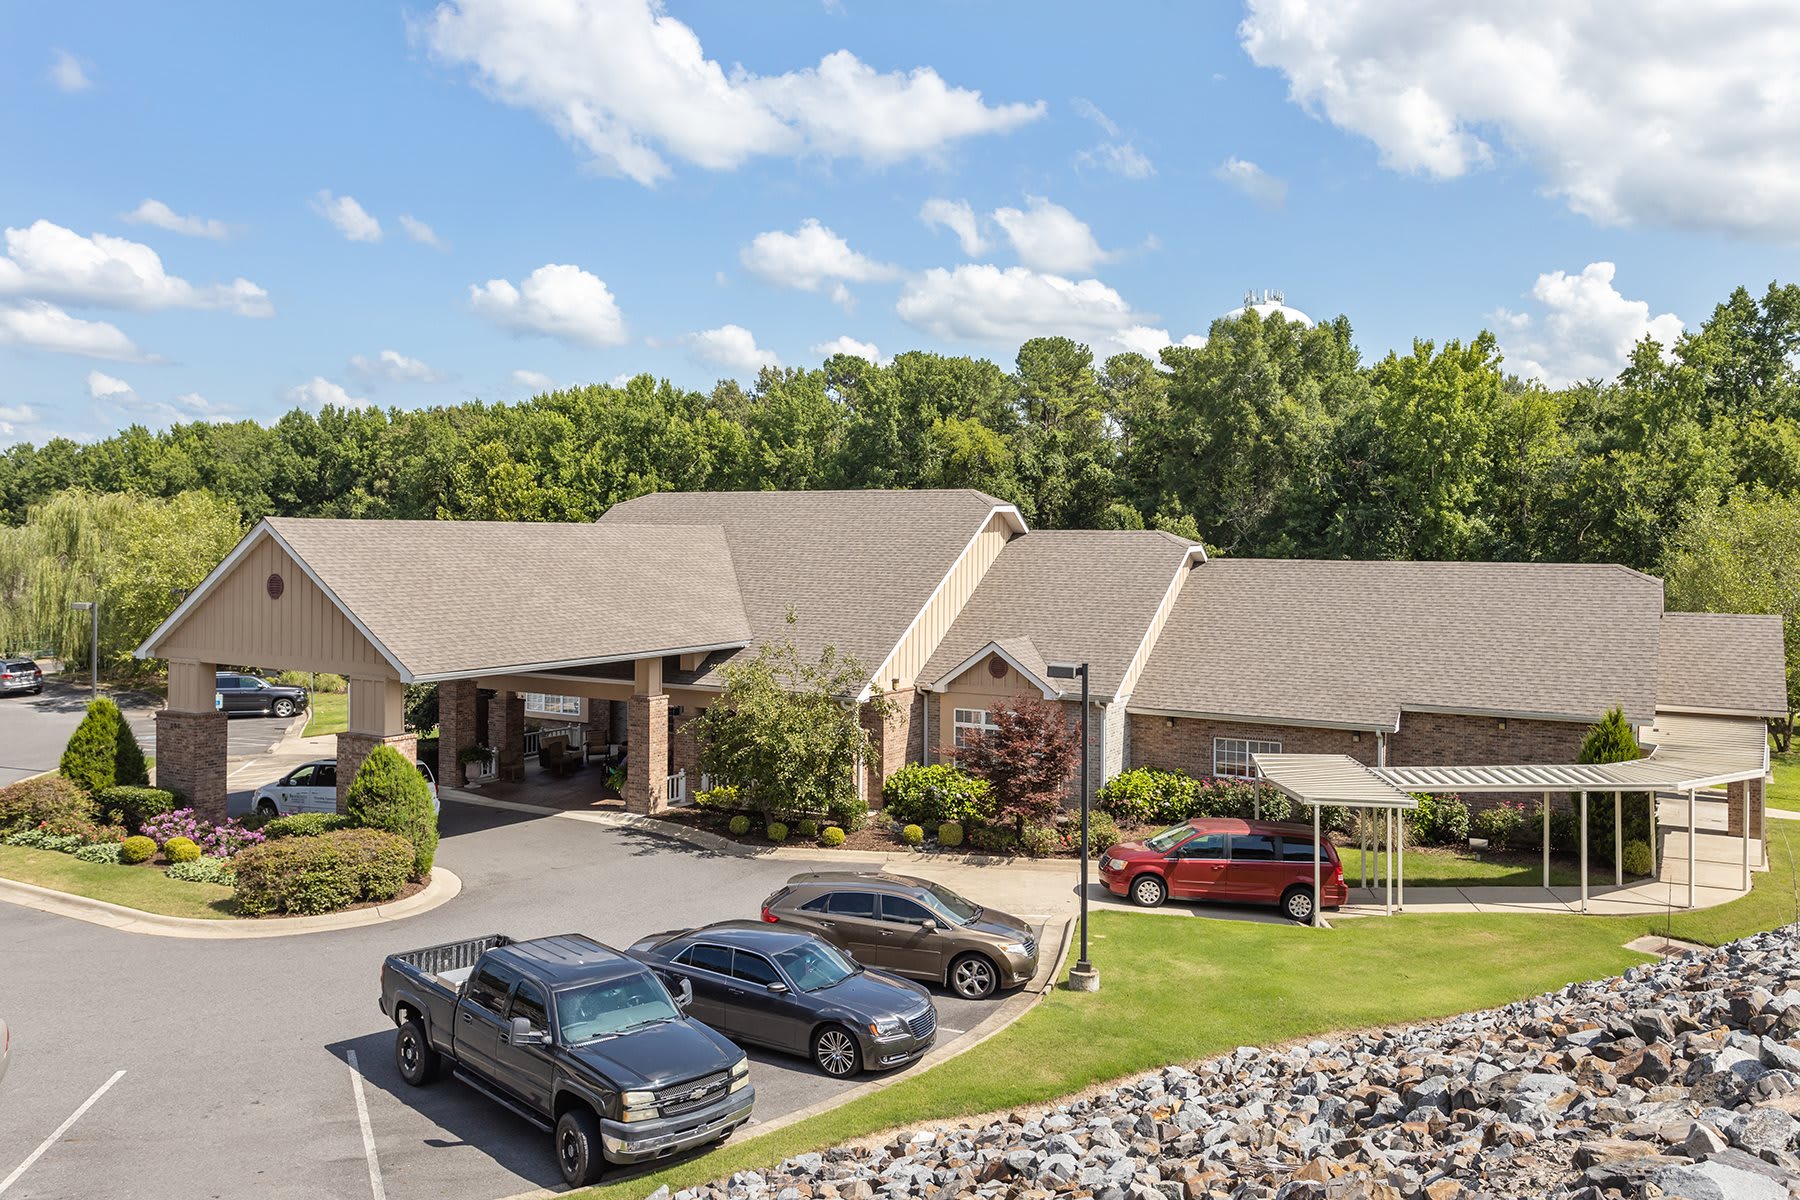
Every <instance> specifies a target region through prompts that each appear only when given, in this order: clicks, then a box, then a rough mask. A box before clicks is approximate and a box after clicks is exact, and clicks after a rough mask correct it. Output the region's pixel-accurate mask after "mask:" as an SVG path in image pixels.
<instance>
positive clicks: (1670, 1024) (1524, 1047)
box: [652, 927, 1800, 1200]
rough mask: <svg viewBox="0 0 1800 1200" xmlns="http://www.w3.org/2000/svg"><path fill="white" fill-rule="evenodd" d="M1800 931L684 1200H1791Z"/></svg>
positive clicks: (1795, 1176)
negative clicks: (965, 1199) (935, 1199)
mask: <svg viewBox="0 0 1800 1200" xmlns="http://www.w3.org/2000/svg"><path fill="white" fill-rule="evenodd" d="M1797 938H1800V927H1795V928H1790V929H1787V930H1781V931H1777V932H1774V933H1766V934H1759V935H1757V936H1755V937H1751V938H1748V939H1745V940H1744V941H1741V942H1737V943H1734V944H1732V945H1730V946H1726V947H1723V948H1721V949H1718V950H1712V951H1705V952H1696V953H1693V954H1687V955H1683V956H1681V957H1677V958H1671V959H1665V960H1662V961H1660V962H1657V963H1653V964H1647V965H1645V966H1641V967H1634V968H1632V969H1631V970H1630V971H1627V972H1626V973H1625V974H1624V975H1623V976H1621V977H1618V978H1612V979H1603V980H1599V981H1597V982H1593V983H1579V984H1572V985H1570V986H1569V987H1566V988H1564V989H1562V990H1561V991H1558V992H1554V993H1551V994H1549V995H1545V996H1538V997H1534V998H1532V999H1529V1000H1522V1001H1519V1002H1518V1003H1515V1004H1509V1005H1507V1006H1506V1007H1504V1008H1499V1009H1493V1010H1490V1011H1486V1012H1478V1013H1471V1014H1468V1015H1465V1016H1459V1017H1452V1018H1450V1019H1448V1020H1444V1021H1439V1022H1435V1023H1433V1024H1428V1025H1418V1026H1413V1027H1409V1028H1396V1029H1383V1030H1374V1031H1369V1032H1364V1033H1358V1034H1352V1035H1348V1036H1344V1037H1335V1038H1321V1039H1318V1040H1316V1041H1311V1042H1307V1043H1305V1044H1302V1045H1295V1046H1290V1047H1288V1048H1286V1049H1278V1050H1264V1049H1258V1048H1255V1047H1250V1046H1245V1047H1242V1048H1240V1049H1238V1050H1236V1051H1235V1052H1233V1053H1231V1054H1228V1055H1225V1056H1223V1057H1220V1058H1215V1059H1211V1060H1209V1061H1207V1062H1203V1063H1200V1064H1199V1065H1197V1066H1195V1067H1193V1068H1188V1067H1168V1068H1166V1069H1164V1070H1162V1071H1158V1072H1156V1073H1154V1074H1151V1075H1146V1076H1144V1077H1142V1078H1139V1079H1136V1080H1133V1081H1132V1082H1130V1083H1127V1084H1125V1085H1124V1086H1121V1087H1118V1088H1114V1089H1112V1090H1110V1091H1108V1092H1105V1093H1103V1094H1101V1095H1098V1096H1096V1097H1094V1098H1092V1099H1085V1100H1079V1101H1076V1102H1074V1103H1070V1104H1066V1105H1062V1106H1060V1107H1057V1108H1055V1109H1051V1110H1048V1111H1044V1112H1035V1113H1015V1114H1011V1115H1008V1116H1007V1117H1005V1118H1004V1119H1000V1120H994V1121H990V1122H988V1123H986V1124H983V1125H980V1126H974V1125H958V1126H938V1127H934V1128H930V1129H921V1130H917V1131H909V1132H905V1133H901V1134H899V1135H897V1136H895V1137H894V1138H893V1139H892V1140H890V1141H887V1142H885V1143H883V1144H881V1145H875V1146H852V1147H839V1148H837V1149H834V1150H830V1151H827V1152H825V1153H823V1154H803V1155H799V1156H798V1157H795V1158H792V1159H789V1160H788V1161H787V1162H784V1163H782V1164H781V1166H780V1167H779V1168H777V1169H776V1170H773V1171H768V1172H754V1171H746V1172H741V1173H739V1174H736V1175H733V1176H731V1177H730V1178H729V1179H725V1180H720V1181H717V1182H715V1183H712V1184H710V1185H707V1186H704V1187H697V1188H688V1189H684V1190H682V1191H678V1192H676V1193H675V1194H674V1196H673V1200H834V1198H835V1200H876V1198H877V1197H882V1198H888V1197H894V1198H897V1197H902V1196H906V1197H912V1196H921V1197H923V1196H943V1197H946V1198H947V1197H951V1196H982V1197H1008V1198H1012V1197H1019V1198H1049V1197H1057V1198H1058V1200H1061V1198H1062V1197H1094V1198H1096V1200H1202V1198H1205V1200H1477V1198H1482V1197H1494V1198H1499V1197H1547V1198H1550V1200H1611V1198H1621V1200H1649V1198H1652V1197H1659V1196H1665V1197H1681V1198H1684V1200H1789V1198H1796V1197H1800V940H1797ZM1196 1003H1198V1004H1204V1003H1205V1000H1204V997H1196ZM652 1200H670V1198H669V1196H668V1192H667V1189H662V1190H661V1191H660V1192H659V1193H658V1194H657V1195H656V1196H654V1197H653V1198H652Z"/></svg>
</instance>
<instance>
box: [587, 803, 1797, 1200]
mask: <svg viewBox="0 0 1800 1200" xmlns="http://www.w3.org/2000/svg"><path fill="white" fill-rule="evenodd" d="M1779 834H1780V831H1779V830H1775V831H1773V835H1774V840H1773V841H1772V842H1771V844H1770V847H1769V861H1770V870H1768V871H1766V872H1758V873H1757V874H1756V876H1755V877H1754V885H1753V889H1752V891H1751V893H1750V894H1749V895H1748V896H1745V897H1744V898H1743V899H1741V900H1736V901H1733V902H1732V903H1730V904H1725V905H1721V906H1720V907H1718V908H1714V909H1703V910H1701V911H1699V912H1695V913H1685V912H1675V913H1672V914H1665V915H1658V916H1653V917H1643V916H1638V917H1577V916H1573V915H1569V916H1559V915H1554V914H1542V915H1539V914H1476V913H1469V914H1461V913H1458V914H1444V915H1425V914H1411V915H1405V916H1401V917H1395V918H1387V917H1365V918H1359V919H1356V920H1346V921H1341V922H1340V923H1339V924H1338V925H1337V926H1336V927H1335V928H1333V929H1331V930H1329V931H1319V930H1312V929H1307V928H1304V927H1301V926H1297V925H1285V924H1283V925H1265V924H1252V923H1249V922H1237V921H1197V920H1174V919H1170V918H1168V917H1164V916H1155V915H1149V914H1144V915H1140V914H1135V913H1117V912H1101V913H1096V914H1094V916H1093V925H1092V931H1093V937H1092V943H1093V944H1092V954H1093V959H1094V963H1095V965H1096V966H1097V967H1099V969H1100V974H1101V990H1100V991H1099V992H1098V993H1095V994H1082V993H1075V992H1067V991H1063V990H1060V989H1059V990H1057V991H1054V992H1052V993H1051V994H1050V995H1049V996H1047V997H1046V998H1045V999H1044V1001H1043V1003H1041V1004H1039V1005H1038V1006H1037V1007H1036V1008H1034V1009H1032V1010H1031V1011H1030V1012H1029V1013H1027V1014H1026V1015H1025V1016H1024V1017H1022V1018H1021V1019H1020V1020H1019V1021H1018V1022H1017V1023H1015V1024H1014V1025H1012V1026H1010V1027H1009V1028H1007V1029H1005V1030H1003V1031H1001V1032H1000V1033H999V1034H997V1035H996V1036H994V1037H993V1038H990V1039H989V1040H988V1041H986V1042H984V1043H982V1044H981V1045H979V1046H977V1047H975V1048H974V1049H972V1050H970V1051H968V1052H967V1053H966V1054H963V1055H961V1056H959V1057H957V1058H954V1059H952V1060H950V1061H949V1062H947V1063H944V1064H943V1065H941V1066H938V1067H934V1068H932V1069H931V1070H929V1071H923V1072H920V1073H918V1074H917V1075H913V1076H911V1077H910V1078H905V1079H902V1080H901V1081H900V1082H898V1083H896V1084H894V1085H893V1086H892V1087H889V1088H886V1089H884V1090H883V1091H880V1092H877V1093H876V1094H874V1095H872V1096H868V1097H865V1098H864V1099H861V1100H857V1101H854V1102H851V1103H849V1104H845V1105H844V1106H842V1107H841V1108H838V1109H836V1110H834V1111H832V1112H829V1113H825V1114H822V1115H820V1116H817V1117H813V1118H811V1119H809V1120H806V1121H802V1122H800V1123H799V1124H797V1125H792V1126H789V1127H788V1128H786V1129H780V1130H776V1131H775V1132H773V1133H771V1134H768V1135H765V1136H763V1137H756V1138H749V1139H746V1140H745V1141H743V1142H742V1143H740V1144H733V1145H730V1146H727V1147H726V1148H724V1149H722V1150H719V1151H716V1152H714V1153H712V1154H709V1155H706V1156H705V1157H704V1158H700V1159H697V1160H691V1161H688V1162H683V1163H679V1164H677V1165H675V1166H672V1167H669V1168H667V1169H665V1170H661V1171H657V1172H654V1173H651V1174H648V1175H640V1176H635V1177H631V1178H628V1179H625V1180H623V1181H621V1182H619V1183H615V1184H610V1185H602V1186H601V1187H598V1188H595V1189H591V1190H589V1191H586V1192H582V1193H578V1195H580V1196H581V1197H584V1198H586V1200H626V1198H627V1197H630V1198H633V1200H635V1198H637V1197H641V1196H644V1195H647V1194H648V1193H650V1192H652V1191H654V1190H655V1189H656V1188H657V1187H658V1186H659V1185H662V1184H667V1185H669V1187H670V1188H671V1189H678V1188H682V1187H690V1186H693V1185H695V1184H698V1183H704V1182H707V1181H709V1180H712V1179H718V1178H721V1177H723V1176H726V1175H729V1174H731V1173H732V1172H733V1171H741V1170H749V1169H755V1168H763V1167H768V1166H771V1165H773V1164H774V1163H777V1162H780V1161H781V1160H782V1159H783V1158H786V1157H788V1156H789V1155H793V1154H798V1153H801V1152H803V1151H807V1150H817V1149H821V1148H824V1147H826V1146H831V1145H835V1144H838V1143H840V1142H844V1141H848V1140H850V1139H852V1138H858V1137H862V1136H865V1135H867V1134H871V1133H876V1132H879V1131H881V1130H884V1129H892V1128H898V1127H918V1126H922V1125H927V1124H931V1123H934V1122H939V1121H945V1120H953V1119H955V1118H958V1117H966V1116H972V1115H975V1114H979V1113H986V1112H993V1111H1001V1110H1005V1109H1009V1108H1015V1107H1025V1106H1033V1105H1043V1104H1047V1103H1049V1102H1050V1101H1053V1100H1055V1099H1057V1098H1058V1097H1061V1096H1067V1095H1070V1094H1071V1093H1074V1092H1078V1091H1081V1090H1082V1089H1083V1088H1086V1087H1090V1086H1092V1085H1095V1084H1099V1083H1104V1082H1106V1081H1109V1080H1114V1079H1119V1078H1122V1077H1125V1076H1129V1075H1133V1074H1137V1073H1139V1072H1144V1071H1150V1070H1154V1069H1156V1068H1158V1067H1162V1066H1167V1065H1168V1064H1170V1063H1186V1062H1193V1061H1195V1060H1197V1059H1202V1058H1207V1057H1210V1056H1212V1055H1216V1054H1221V1053H1225V1052H1228V1051H1230V1050H1232V1049H1233V1048H1235V1047H1237V1046H1242V1045H1264V1046H1266V1045H1270V1044H1273V1043H1278V1042H1284V1041H1290V1040H1293V1039H1296V1038H1301V1037H1307V1036H1312V1035H1318V1034H1324V1033H1330V1032H1333V1031H1338V1030H1346V1029H1356V1028H1366V1027H1369V1026H1379V1025H1397V1024H1405V1023H1411V1022H1415V1021H1423V1020H1430V1019H1433V1018H1436V1017H1443V1016H1449V1015H1451V1014H1453V1013H1459V1012H1468V1011H1470V1010H1472V1009H1479V1008H1488V1007H1492V1006H1495V1005H1500V1004H1505V1003H1507V1002H1509V1001H1512V1000H1517V999H1521V998H1523V997H1525V996H1531V995H1535V994H1537V993H1539V992H1544V991H1550V990H1553V989H1555V988H1558V987H1561V986H1563V985H1564V984H1567V983H1572V982H1575V981H1577V980H1585V979H1598V978H1600V977H1602V976H1606V975H1613V974H1617V973H1618V972H1620V971H1622V970H1624V969H1626V968H1627V967H1630V966H1632V965H1634V964H1636V963H1641V962H1647V961H1649V959H1648V958H1647V957H1646V956H1645V955H1641V954H1636V953H1633V952H1632V951H1629V950H1626V949H1625V948H1624V943H1626V942H1628V941H1630V940H1632V939H1634V938H1637V937H1639V936H1642V935H1644V934H1648V933H1655V934H1670V935H1672V936H1674V937H1677V938H1681V939H1684V940H1689V941H1697V942H1704V943H1707V944H1709V945H1717V944H1719V943H1722V942H1727V941H1731V940H1733V939H1735V938H1740V937H1744V936H1746V935H1748V934H1751V933H1755V932H1758V931H1760V930H1764V929H1772V928H1775V927H1776V926H1779V925H1782V924H1785V923H1788V922H1791V921H1794V920H1795V919H1796V913H1795V902H1794V885H1795V866H1794V855H1800V830H1797V831H1796V835H1795V837H1794V839H1793V841H1794V846H1793V854H1792V855H1790V854H1789V853H1788V850H1787V848H1786V847H1785V846H1784V845H1783V843H1782V840H1781V838H1780V836H1779ZM754 1078H755V1076H754V1073H753V1074H752V1080H754Z"/></svg>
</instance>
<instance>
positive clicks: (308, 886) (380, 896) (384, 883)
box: [231, 755, 414, 916]
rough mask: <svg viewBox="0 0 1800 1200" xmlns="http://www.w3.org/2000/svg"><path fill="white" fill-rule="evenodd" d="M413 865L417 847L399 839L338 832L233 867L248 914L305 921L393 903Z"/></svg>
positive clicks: (253, 854)
mask: <svg viewBox="0 0 1800 1200" xmlns="http://www.w3.org/2000/svg"><path fill="white" fill-rule="evenodd" d="M396 757H398V755H396ZM413 863H414V847H413V844H412V843H411V842H409V841H407V840H406V839H405V838H403V837H401V836H399V835H398V834H392V833H386V832H384V831H382V830H379V829H337V830H332V831H330V832H328V833H321V834H319V835H317V836H316V837H287V838H278V839H276V840H274V841H270V842H264V843H263V844H261V845H259V846H251V847H249V848H248V849H246V850H243V851H240V852H239V853H238V855H237V856H236V857H235V858H233V859H232V864H231V865H232V870H233V871H234V873H235V874H236V877H237V902H238V907H239V909H241V910H242V911H243V912H245V913H247V914H249V915H250V916H264V915H267V914H270V913H291V914H294V915H296V916H300V915H311V914H316V913H327V912H336V911H337V910H338V909H340V908H348V907H349V906H350V905H352V904H357V903H360V902H364V901H381V900H391V899H393V898H394V897H395V896H396V895H398V894H399V893H400V889H401V888H403V887H405V886H406V881H407V878H408V877H409V876H410V875H411V874H412V869H413Z"/></svg>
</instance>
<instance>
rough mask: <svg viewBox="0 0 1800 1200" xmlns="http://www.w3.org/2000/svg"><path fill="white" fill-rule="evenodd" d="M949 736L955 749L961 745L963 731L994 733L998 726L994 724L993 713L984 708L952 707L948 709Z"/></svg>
mask: <svg viewBox="0 0 1800 1200" xmlns="http://www.w3.org/2000/svg"><path fill="white" fill-rule="evenodd" d="M950 716H951V722H950V737H951V742H952V744H953V745H955V746H956V748H957V749H959V750H960V749H961V748H962V747H963V744H964V742H963V737H964V734H965V733H995V732H998V731H999V729H1000V727H999V726H998V725H996V724H994V714H993V711H992V710H991V709H986V708H953V709H951V710H950Z"/></svg>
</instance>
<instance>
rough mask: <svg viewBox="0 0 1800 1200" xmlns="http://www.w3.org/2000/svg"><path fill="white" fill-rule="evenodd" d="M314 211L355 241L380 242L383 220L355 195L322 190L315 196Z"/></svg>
mask: <svg viewBox="0 0 1800 1200" xmlns="http://www.w3.org/2000/svg"><path fill="white" fill-rule="evenodd" d="M312 206H313V211H314V212H316V213H318V214H319V215H320V216H321V217H324V218H325V219H326V220H327V221H330V222H331V224H332V225H333V226H334V227H335V228H336V229H337V231H338V232H339V233H341V234H343V235H344V237H346V238H347V239H349V240H350V241H353V242H379V241H380V240H381V222H380V221H377V220H376V219H375V218H374V217H372V216H370V215H369V213H368V211H367V210H366V209H364V208H363V206H362V205H360V204H358V203H357V202H356V197H354V196H334V195H332V194H331V193H330V192H329V191H321V192H320V193H319V194H318V195H316V196H314V197H313V202H312Z"/></svg>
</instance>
